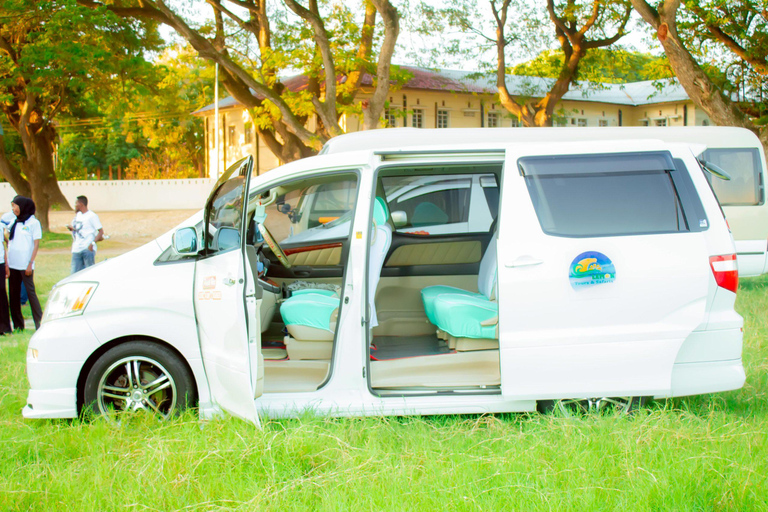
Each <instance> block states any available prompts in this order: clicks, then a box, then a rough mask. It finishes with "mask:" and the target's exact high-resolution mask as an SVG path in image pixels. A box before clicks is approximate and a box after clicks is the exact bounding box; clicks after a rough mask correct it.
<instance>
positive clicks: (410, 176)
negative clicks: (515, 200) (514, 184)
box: [381, 170, 499, 235]
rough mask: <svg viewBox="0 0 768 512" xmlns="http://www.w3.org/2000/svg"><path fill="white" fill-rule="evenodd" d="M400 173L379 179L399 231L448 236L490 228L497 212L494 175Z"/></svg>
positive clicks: (497, 190)
mask: <svg viewBox="0 0 768 512" xmlns="http://www.w3.org/2000/svg"><path fill="white" fill-rule="evenodd" d="M419 171H421V170H419ZM438 171H439V170H438ZM403 174H404V175H398V176H384V177H382V179H381V181H382V185H383V186H384V193H385V195H386V199H387V204H388V205H389V209H390V212H391V215H392V221H393V222H394V225H395V228H396V230H397V231H398V232H400V233H411V234H417V235H451V234H459V233H481V232H487V231H488V230H489V229H490V226H491V223H492V222H493V219H495V218H496V214H497V211H498V197H499V186H498V183H497V181H496V176H495V175H494V174H439V173H436V174H428V175H425V174H422V173H421V172H419V173H418V174H416V173H415V172H413V171H409V172H407V173H403ZM414 174H416V175H414Z"/></svg>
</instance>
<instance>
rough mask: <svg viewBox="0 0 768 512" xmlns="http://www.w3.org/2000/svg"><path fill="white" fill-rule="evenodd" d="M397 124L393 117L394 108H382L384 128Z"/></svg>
mask: <svg viewBox="0 0 768 512" xmlns="http://www.w3.org/2000/svg"><path fill="white" fill-rule="evenodd" d="M395 126H397V119H395V109H393V108H385V109H384V128H394V127H395Z"/></svg>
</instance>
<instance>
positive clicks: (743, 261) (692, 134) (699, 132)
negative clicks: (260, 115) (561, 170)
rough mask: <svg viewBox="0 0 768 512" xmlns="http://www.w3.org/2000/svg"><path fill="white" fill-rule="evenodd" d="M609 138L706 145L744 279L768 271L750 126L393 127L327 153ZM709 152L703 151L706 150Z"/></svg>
mask: <svg viewBox="0 0 768 512" xmlns="http://www.w3.org/2000/svg"><path fill="white" fill-rule="evenodd" d="M600 139H602V140H606V139H616V140H622V139H657V140H663V141H665V142H684V143H689V144H701V145H704V146H706V150H705V151H704V152H703V153H702V154H700V155H699V156H700V158H703V159H704V160H706V161H709V162H711V163H713V164H715V165H717V166H718V167H720V168H722V169H724V170H725V171H727V173H728V174H729V175H730V177H731V180H729V181H726V180H722V179H718V178H715V177H713V176H711V175H710V174H709V173H705V175H706V177H707V179H708V180H709V182H710V184H711V185H712V188H713V190H714V191H715V195H716V196H717V198H718V201H719V202H720V205H721V206H722V208H723V212H724V213H725V216H726V219H727V220H728V225H729V226H730V228H731V232H732V233H733V238H734V241H735V242H736V252H737V255H738V264H739V275H740V276H741V277H750V276H759V275H761V274H765V273H768V202H766V192H765V184H766V178H767V177H766V160H765V154H764V151H763V147H762V145H761V144H760V139H759V138H758V137H757V136H756V135H755V134H754V133H752V132H751V131H749V130H746V129H744V128H733V127H720V126H686V127H619V128H616V127H611V128H536V129H520V128H493V129H484V130H476V129H420V128H395V129H387V130H386V134H378V133H376V134H374V133H373V132H370V131H363V132H356V133H351V134H348V135H347V136H345V137H336V138H334V139H331V140H330V141H328V142H327V143H326V144H325V146H324V147H323V150H322V151H321V154H335V153H341V152H345V151H355V150H357V149H359V148H361V147H366V148H368V147H372V145H373V146H374V149H375V148H376V147H379V148H384V147H398V148H404V149H405V148H410V147H415V146H420V145H423V144H425V143H427V141H434V140H440V141H441V143H443V144H445V145H447V146H450V145H452V144H460V143H464V142H476V143H494V142H497V143H511V142H552V143H553V144H554V143H559V142H567V141H582V140H583V141H589V140H600ZM702 149H703V148H702Z"/></svg>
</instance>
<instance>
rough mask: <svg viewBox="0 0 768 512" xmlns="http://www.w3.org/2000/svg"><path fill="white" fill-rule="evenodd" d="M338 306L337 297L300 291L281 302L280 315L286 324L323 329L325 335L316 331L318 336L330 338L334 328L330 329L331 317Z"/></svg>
mask: <svg viewBox="0 0 768 512" xmlns="http://www.w3.org/2000/svg"><path fill="white" fill-rule="evenodd" d="M318 291H319V290H318ZM338 307H339V298H338V297H331V296H328V295H323V294H321V293H300V294H298V295H292V296H291V298H290V299H289V300H286V301H285V302H283V304H282V305H281V306H280V315H281V316H282V317H283V322H284V323H285V325H286V326H292V325H303V326H305V327H311V328H313V329H318V330H320V331H325V332H326V333H327V335H326V336H322V333H318V335H319V337H321V338H322V337H325V338H327V339H331V340H332V339H333V331H334V330H333V329H331V317H332V315H333V312H334V310H336V308H338ZM334 327H335V326H334Z"/></svg>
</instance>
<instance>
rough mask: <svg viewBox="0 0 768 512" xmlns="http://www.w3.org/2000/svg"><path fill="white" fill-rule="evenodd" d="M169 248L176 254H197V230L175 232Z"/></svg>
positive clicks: (186, 229)
mask: <svg viewBox="0 0 768 512" xmlns="http://www.w3.org/2000/svg"><path fill="white" fill-rule="evenodd" d="M171 246H172V247H173V250H174V251H175V252H176V253H177V254H197V230H196V229H195V228H192V227H189V228H181V229H178V230H176V232H175V233H174V234H173V242H172V244H171Z"/></svg>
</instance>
